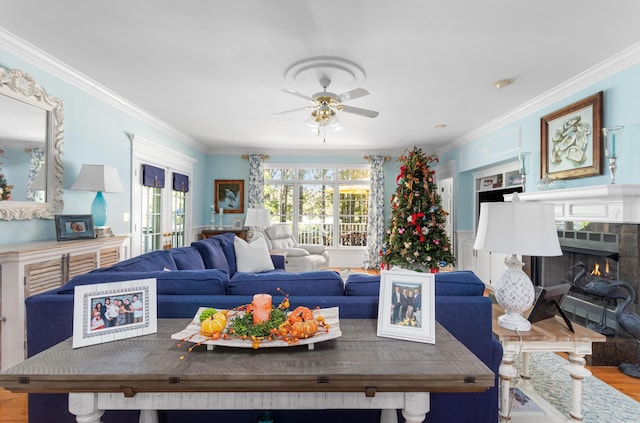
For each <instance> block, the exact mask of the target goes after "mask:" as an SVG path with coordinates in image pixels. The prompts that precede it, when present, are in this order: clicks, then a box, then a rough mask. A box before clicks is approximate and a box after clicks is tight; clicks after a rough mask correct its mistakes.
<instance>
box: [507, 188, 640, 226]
mask: <svg viewBox="0 0 640 423" xmlns="http://www.w3.org/2000/svg"><path fill="white" fill-rule="evenodd" d="M518 196H519V198H520V200H521V201H539V202H544V203H552V204H553V205H554V211H555V215H556V219H557V220H559V221H590V222H607V223H640V185H635V184H634V185H631V184H624V185H597V186H591V187H580V188H565V189H556V190H549V191H537V192H526V193H520V194H518ZM504 198H505V201H511V198H512V194H509V195H505V197H504Z"/></svg>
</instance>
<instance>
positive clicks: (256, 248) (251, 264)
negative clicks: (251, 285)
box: [233, 237, 275, 273]
mask: <svg viewBox="0 0 640 423" xmlns="http://www.w3.org/2000/svg"><path fill="white" fill-rule="evenodd" d="M233 245H234V248H235V252H236V266H237V267H238V272H252V273H260V272H268V271H270V270H274V269H275V267H274V265H273V262H272V261H271V256H270V255H269V249H268V248H267V243H266V242H265V240H264V238H262V237H258V238H257V239H255V240H253V241H252V242H251V243H249V242H247V241H245V240H244V239H242V238H240V237H235V239H234V240H233Z"/></svg>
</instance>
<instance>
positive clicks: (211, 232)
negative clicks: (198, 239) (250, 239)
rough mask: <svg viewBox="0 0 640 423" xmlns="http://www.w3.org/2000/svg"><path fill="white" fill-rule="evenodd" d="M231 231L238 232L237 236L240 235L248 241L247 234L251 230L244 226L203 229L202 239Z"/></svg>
mask: <svg viewBox="0 0 640 423" xmlns="http://www.w3.org/2000/svg"><path fill="white" fill-rule="evenodd" d="M229 232H232V233H234V234H236V236H237V237H240V238H242V239H244V240H245V241H246V240H247V234H248V232H249V231H248V230H247V229H244V228H223V229H203V230H202V233H201V234H202V239H207V238H211V237H213V236H216V235H220V234H226V233H229Z"/></svg>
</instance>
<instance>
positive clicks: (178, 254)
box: [169, 247, 206, 270]
mask: <svg viewBox="0 0 640 423" xmlns="http://www.w3.org/2000/svg"><path fill="white" fill-rule="evenodd" d="M169 251H170V252H171V255H172V256H173V259H174V260H175V262H176V267H177V268H178V270H204V269H206V267H205V266H204V261H203V260H202V256H201V255H200V252H198V249H197V248H195V247H180V248H173V249H171V250H169Z"/></svg>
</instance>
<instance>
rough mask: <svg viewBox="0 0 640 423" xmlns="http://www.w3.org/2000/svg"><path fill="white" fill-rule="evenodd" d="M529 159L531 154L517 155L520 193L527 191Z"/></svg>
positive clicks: (522, 153) (521, 153)
mask: <svg viewBox="0 0 640 423" xmlns="http://www.w3.org/2000/svg"><path fill="white" fill-rule="evenodd" d="M530 158H531V153H529V152H528V151H527V152H524V151H523V152H520V153H518V171H519V172H520V179H521V180H522V192H525V191H526V190H527V186H526V183H527V174H528V173H529V159H530Z"/></svg>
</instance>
